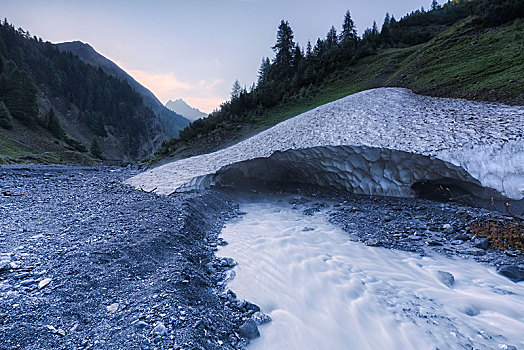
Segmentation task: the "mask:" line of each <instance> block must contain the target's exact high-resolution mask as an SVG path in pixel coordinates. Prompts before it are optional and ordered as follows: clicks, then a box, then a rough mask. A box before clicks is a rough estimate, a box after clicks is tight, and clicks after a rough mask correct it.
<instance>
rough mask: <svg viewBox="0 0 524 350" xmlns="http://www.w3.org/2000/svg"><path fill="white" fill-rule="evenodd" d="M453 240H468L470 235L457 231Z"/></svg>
mask: <svg viewBox="0 0 524 350" xmlns="http://www.w3.org/2000/svg"><path fill="white" fill-rule="evenodd" d="M454 239H455V240H461V241H469V240H470V239H471V236H470V235H467V234H465V233H459V234H458V235H456V236H455V237H454Z"/></svg>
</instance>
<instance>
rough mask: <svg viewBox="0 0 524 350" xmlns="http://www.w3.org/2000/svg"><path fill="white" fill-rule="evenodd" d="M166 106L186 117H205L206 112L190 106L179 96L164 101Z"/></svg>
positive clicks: (194, 118)
mask: <svg viewBox="0 0 524 350" xmlns="http://www.w3.org/2000/svg"><path fill="white" fill-rule="evenodd" d="M166 107H167V108H168V109H170V110H172V111H173V112H175V113H177V114H180V115H181V116H183V117H184V118H186V119H189V120H191V121H195V120H197V119H200V118H205V117H207V114H206V113H204V112H202V111H201V110H199V109H198V108H194V107H191V106H190V105H188V104H187V102H186V101H184V100H183V99H181V98H179V99H177V100H174V101H173V100H169V101H167V103H166Z"/></svg>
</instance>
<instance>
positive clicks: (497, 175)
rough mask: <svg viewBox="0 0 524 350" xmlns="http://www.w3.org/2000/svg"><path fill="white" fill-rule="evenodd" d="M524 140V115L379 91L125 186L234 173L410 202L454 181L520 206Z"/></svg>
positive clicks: (160, 188) (170, 185) (199, 184)
mask: <svg viewBox="0 0 524 350" xmlns="http://www.w3.org/2000/svg"><path fill="white" fill-rule="evenodd" d="M523 133H524V107H514V106H506V105H500V104H488V103H478V102H471V101H466V100H459V99H443V98H434V97H426V96H419V95H416V94H413V93H412V92H410V91H409V90H406V89H399V88H381V89H374V90H368V91H364V92H361V93H357V94H354V95H351V96H348V97H345V98H342V99H340V100H337V101H334V102H332V103H329V104H326V105H324V106H321V107H318V108H316V109H314V110H311V111H309V112H306V113H304V114H301V115H299V116H297V117H295V118H292V119H289V120H287V121H285V122H282V123H280V124H278V125H276V126H274V127H272V128H271V129H268V130H266V131H264V132H262V133H260V134H258V135H255V136H253V137H251V138H249V139H247V140H245V141H243V142H240V143H238V144H236V145H234V146H231V147H229V148H226V149H223V150H220V151H218V152H214V153H210V154H205V155H201V156H196V157H192V158H188V159H182V160H179V161H175V162H172V163H169V164H166V165H163V166H160V167H158V168H154V169H151V170H148V171H145V172H143V173H141V174H139V175H137V176H135V177H133V178H131V179H129V180H128V183H129V184H131V185H133V186H135V187H137V188H142V189H144V190H146V191H151V190H153V189H155V192H156V193H159V194H170V193H172V192H178V191H187V190H195V189H202V188H207V187H209V186H210V185H211V184H213V183H215V182H222V181H227V179H228V177H230V176H231V175H232V174H234V175H235V176H240V175H241V176H244V177H249V178H258V179H262V180H271V181H279V180H281V181H297V182H304V183H313V184H318V185H322V186H332V187H336V188H339V189H345V190H349V191H352V192H355V193H361V194H382V195H393V196H410V195H412V194H413V193H412V190H411V186H412V185H413V184H415V183H417V182H421V181H428V180H432V181H436V180H439V179H455V180H457V181H460V182H461V183H465V184H470V185H471V186H470V187H471V189H476V190H477V192H478V188H480V186H482V187H484V188H490V189H494V190H496V191H497V192H499V193H500V194H502V195H503V196H506V197H509V198H512V199H515V200H520V199H522V198H524V138H523ZM477 194H479V195H482V193H477Z"/></svg>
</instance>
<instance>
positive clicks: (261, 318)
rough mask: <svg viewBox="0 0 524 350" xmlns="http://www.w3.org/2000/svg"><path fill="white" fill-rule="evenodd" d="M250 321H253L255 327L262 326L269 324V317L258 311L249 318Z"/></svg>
mask: <svg viewBox="0 0 524 350" xmlns="http://www.w3.org/2000/svg"><path fill="white" fill-rule="evenodd" d="M251 319H252V320H253V321H255V323H256V324H257V326H260V325H261V324H264V323H269V322H271V317H269V315H266V314H265V313H263V312H260V311H257V312H255V313H254V314H253V316H251Z"/></svg>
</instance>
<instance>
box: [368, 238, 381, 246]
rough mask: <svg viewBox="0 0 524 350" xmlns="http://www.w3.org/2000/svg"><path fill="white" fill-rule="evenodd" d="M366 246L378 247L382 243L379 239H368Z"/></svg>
mask: <svg viewBox="0 0 524 350" xmlns="http://www.w3.org/2000/svg"><path fill="white" fill-rule="evenodd" d="M364 244H365V245H367V246H370V247H376V246H379V245H380V244H381V243H380V241H379V240H378V239H376V238H371V239H368V240H367V241H366V242H364Z"/></svg>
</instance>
